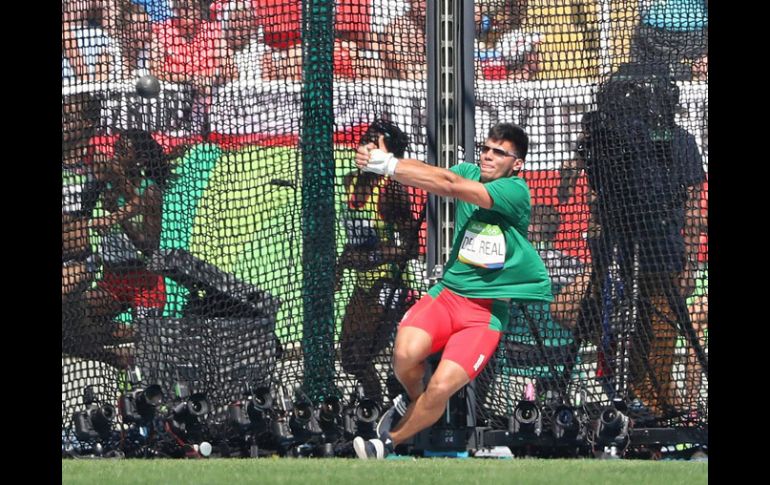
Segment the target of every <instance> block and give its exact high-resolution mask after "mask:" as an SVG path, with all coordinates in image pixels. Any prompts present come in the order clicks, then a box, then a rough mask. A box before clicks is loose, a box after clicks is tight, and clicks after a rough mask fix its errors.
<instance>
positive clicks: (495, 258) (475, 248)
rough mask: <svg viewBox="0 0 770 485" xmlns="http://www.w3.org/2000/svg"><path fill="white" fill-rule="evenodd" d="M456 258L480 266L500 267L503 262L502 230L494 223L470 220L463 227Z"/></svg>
mask: <svg viewBox="0 0 770 485" xmlns="http://www.w3.org/2000/svg"><path fill="white" fill-rule="evenodd" d="M457 259H459V260H460V261H461V262H463V263H465V264H470V265H473V266H478V267H480V268H487V269H499V268H502V267H503V264H504V263H505V235H504V234H503V231H502V230H501V229H500V227H499V226H496V225H494V224H487V223H484V222H478V221H471V222H470V223H468V227H467V228H466V229H465V235H463V240H462V244H461V245H460V254H458V256H457Z"/></svg>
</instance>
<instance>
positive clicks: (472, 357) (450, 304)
mask: <svg viewBox="0 0 770 485" xmlns="http://www.w3.org/2000/svg"><path fill="white" fill-rule="evenodd" d="M507 322H508V302H506V301H503V300H496V299H491V298H466V297H464V296H460V295H458V294H456V293H453V292H452V291H450V290H449V289H447V288H445V287H444V286H443V285H442V284H441V283H439V284H437V285H435V286H433V287H432V288H431V289H430V291H429V292H428V294H427V295H425V296H423V297H422V298H421V299H420V301H418V302H417V303H416V304H415V305H414V306H413V307H412V308H411V309H410V310H409V311H408V312H407V313H406V314H405V315H404V318H403V319H402V320H401V323H400V325H401V326H402V327H417V328H421V329H423V330H425V331H426V332H428V334H430V336H431V339H433V345H432V346H431V349H430V352H431V353H435V352H438V351H439V350H441V349H444V353H443V355H442V356H441V358H442V359H448V360H451V361H452V362H456V363H457V364H460V366H462V368H463V369H465V372H467V373H468V377H470V379H471V380H473V379H475V378H476V376H477V375H479V373H480V372H481V371H482V369H484V366H485V365H486V364H487V362H488V361H489V358H490V357H491V356H492V354H493V353H494V352H495V351H496V350H497V344H498V343H499V342H500V334H501V329H502V328H503V326H504V325H505V324H506V323H507Z"/></svg>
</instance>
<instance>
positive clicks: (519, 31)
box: [475, 0, 541, 80]
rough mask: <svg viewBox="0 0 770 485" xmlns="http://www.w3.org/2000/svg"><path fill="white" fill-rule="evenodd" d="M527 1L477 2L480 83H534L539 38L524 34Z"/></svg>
mask: <svg viewBox="0 0 770 485" xmlns="http://www.w3.org/2000/svg"><path fill="white" fill-rule="evenodd" d="M526 8H527V0H506V1H504V2H486V1H482V2H477V3H476V4H475V20H476V69H477V76H478V77H479V78H481V79H498V80H499V79H516V80H528V79H534V77H535V75H536V74H537V72H538V71H539V70H540V66H539V64H540V55H539V53H538V47H539V44H540V41H541V36H540V34H537V33H531V32H525V31H524V30H523V28H522V26H523V23H524V17H525V12H526Z"/></svg>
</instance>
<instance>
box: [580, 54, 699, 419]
mask: <svg viewBox="0 0 770 485" xmlns="http://www.w3.org/2000/svg"><path fill="white" fill-rule="evenodd" d="M678 96H679V93H678V88H677V86H676V85H675V84H674V82H673V80H672V78H671V76H670V75H669V74H668V72H667V69H666V68H664V67H662V66H657V67H656V66H654V65H646V64H645V65H624V66H621V68H620V69H619V70H618V72H616V73H614V74H613V75H612V76H611V77H610V78H609V79H608V80H607V81H606V82H605V83H603V85H602V86H601V87H600V90H599V93H598V95H597V106H598V111H597V112H595V113H594V112H592V113H587V114H586V115H585V116H584V124H585V125H586V129H587V131H588V134H587V136H585V138H584V140H583V143H582V145H581V148H580V151H581V153H582V160H583V162H582V163H584V167H585V171H586V174H587V176H588V183H589V186H590V188H591V190H592V191H593V192H594V193H595V194H596V203H595V212H596V214H595V215H596V218H597V224H598V226H599V228H600V231H599V237H597V238H596V240H594V241H593V244H591V245H590V246H589V247H590V249H591V257H592V262H593V275H594V276H593V278H592V282H591V285H590V286H589V288H588V291H587V292H586V299H585V300H584V305H583V314H582V316H581V319H580V322H579V326H578V329H577V330H578V331H579V333H580V334H581V335H583V336H586V337H587V338H590V339H592V340H593V341H594V342H595V343H597V345H600V344H601V340H602V339H601V338H600V335H604V337H605V338H607V337H611V338H612V339H622V338H626V336H625V335H616V334H612V335H608V334H607V332H608V330H607V329H606V328H604V326H603V325H602V318H603V317H602V315H605V314H607V313H608V312H609V311H610V310H609V309H608V308H606V304H607V302H606V301H605V299H604V298H602V294H603V293H604V294H613V291H615V293H614V296H615V298H614V299H613V300H612V304H613V305H618V304H620V305H623V304H625V305H627V306H628V307H629V308H633V309H634V310H633V311H631V310H629V312H627V314H628V315H635V316H636V317H635V318H633V319H632V321H630V322H626V323H623V322H615V324H616V328H617V327H618V326H619V327H621V328H622V327H625V328H630V327H633V329H634V330H633V331H632V332H631V342H630V354H629V359H630V374H629V376H628V379H629V383H628V387H629V391H630V394H631V397H632V398H635V399H637V400H639V401H640V402H643V403H647V407H648V409H649V411H650V412H651V413H652V415H654V416H656V417H658V418H660V417H664V416H670V415H672V414H673V413H675V411H676V410H675V409H674V407H673V404H674V401H673V394H672V387H671V383H672V372H673V361H674V352H675V344H676V337H677V333H681V334H682V335H685V336H689V335H690V333H691V330H692V327H691V323H690V319H689V315H688V314H687V311H686V304H685V298H686V296H687V295H688V290H686V289H685V290H682V286H681V283H680V279H682V278H685V280H687V274H688V272H689V268H690V265H691V264H693V262H694V261H695V259H696V258H695V257H694V253H695V252H696V251H697V244H689V243H687V241H688V240H689V238H690V235H692V234H697V233H698V231H697V229H696V227H695V225H696V222H697V214H695V212H697V210H698V208H697V205H698V203H699V200H700V191H701V185H702V183H703V181H704V179H705V174H704V171H703V163H702V159H701V156H700V153H699V150H698V146H697V144H696V142H695V138H694V137H693V136H692V135H691V134H690V133H688V132H687V131H686V130H684V129H683V128H682V127H680V126H678V125H676V124H675V122H674V112H675V109H676V107H677V104H678ZM686 238H687V239H686ZM690 253H693V254H690ZM613 265H616V266H617V268H618V271H619V274H618V276H616V277H613V276H612V274H611V272H610V267H611V266H613ZM617 279H619V280H618V281H615V280H617ZM613 288H614V289H613ZM615 315H616V316H615V317H614V318H623V317H622V316H621V317H618V316H617V315H620V313H618V312H615ZM600 348H603V349H604V350H607V351H610V353H614V350H613V348H607V347H600ZM605 357H608V356H607V355H605ZM605 364H606V365H605ZM610 364H611V363H608V362H604V363H602V366H601V368H600V371H601V372H600V373H601V374H605V375H606V374H611V373H612V365H610ZM615 377H618V376H615ZM621 377H625V376H621Z"/></svg>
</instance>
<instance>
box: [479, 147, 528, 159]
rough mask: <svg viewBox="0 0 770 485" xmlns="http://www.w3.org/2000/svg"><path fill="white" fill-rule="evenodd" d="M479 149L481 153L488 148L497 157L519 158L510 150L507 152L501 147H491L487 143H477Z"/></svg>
mask: <svg viewBox="0 0 770 485" xmlns="http://www.w3.org/2000/svg"><path fill="white" fill-rule="evenodd" d="M479 149H480V150H481V153H482V154H483V153H487V152H488V151H489V150H492V153H494V154H495V155H497V156H498V157H513V158H519V156H518V155H516V154H515V153H512V152H508V151H505V150H503V149H502V148H495V147H491V146H489V145H479Z"/></svg>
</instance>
